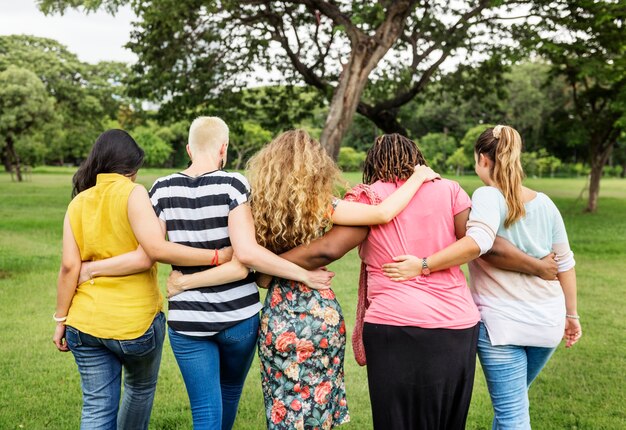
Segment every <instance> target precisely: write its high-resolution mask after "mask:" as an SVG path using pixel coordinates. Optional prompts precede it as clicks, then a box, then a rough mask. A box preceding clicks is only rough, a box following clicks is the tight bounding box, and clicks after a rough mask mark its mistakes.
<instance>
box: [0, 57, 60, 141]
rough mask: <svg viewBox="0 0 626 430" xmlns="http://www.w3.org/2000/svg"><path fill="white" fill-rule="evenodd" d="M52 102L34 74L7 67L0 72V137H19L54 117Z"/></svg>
mask: <svg viewBox="0 0 626 430" xmlns="http://www.w3.org/2000/svg"><path fill="white" fill-rule="evenodd" d="M53 106H54V105H53V99H52V98H51V97H49V96H48V94H47V92H46V88H45V87H44V85H43V82H41V80H40V79H39V78H38V77H37V75H35V74H34V73H33V72H31V71H29V70H26V69H21V68H18V67H15V66H9V67H8V68H7V69H5V70H4V71H2V72H0V135H2V136H7V135H9V136H11V137H13V138H16V137H18V136H19V135H20V134H22V133H25V132H27V131H29V130H30V129H31V128H34V127H37V126H40V125H42V124H44V123H45V122H46V121H49V120H50V119H51V118H52V117H53Z"/></svg>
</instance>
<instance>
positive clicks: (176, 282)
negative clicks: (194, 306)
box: [167, 270, 185, 299]
mask: <svg viewBox="0 0 626 430" xmlns="http://www.w3.org/2000/svg"><path fill="white" fill-rule="evenodd" d="M183 276H185V275H183V273H182V272H179V271H178V270H172V272H171V273H170V276H169V277H168V278H167V298H168V299H170V298H172V297H174V296H175V295H176V294H180V293H182V292H183V291H185V290H184V289H183V287H182V286H181V285H180V278H182V277H183Z"/></svg>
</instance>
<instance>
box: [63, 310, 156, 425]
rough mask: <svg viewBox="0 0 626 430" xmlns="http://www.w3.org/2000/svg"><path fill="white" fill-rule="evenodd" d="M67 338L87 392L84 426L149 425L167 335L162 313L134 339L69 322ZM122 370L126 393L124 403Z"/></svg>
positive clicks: (82, 418)
mask: <svg viewBox="0 0 626 430" xmlns="http://www.w3.org/2000/svg"><path fill="white" fill-rule="evenodd" d="M65 338H66V341H67V344H68V346H69V348H70V350H71V351H72V354H74V359H75V360H76V364H77V365H78V372H79V373H80V380H81V387H82V390H83V411H82V417H81V422H80V428H81V429H84V430H86V429H89V430H93V429H103V430H105V429H106V430H108V429H112V430H115V429H119V430H124V429H128V430H141V429H147V428H148V422H149V421H150V413H151V411H152V402H153V400H154V392H155V391H156V384H157V377H158V374H159V365H160V364H161V351H162V350H163V340H164V338H165V316H164V315H163V313H159V314H158V315H157V316H156V318H155V319H154V321H153V322H152V325H150V327H149V328H148V330H146V332H145V333H144V334H143V335H141V336H140V337H138V338H136V339H131V340H114V339H102V338H99V337H94V336H91V335H89V334H87V333H83V332H81V331H80V330H77V329H75V328H74V327H70V326H67V327H66V332H65ZM122 369H124V396H123V398H122V403H121V404H120V392H121V382H122Z"/></svg>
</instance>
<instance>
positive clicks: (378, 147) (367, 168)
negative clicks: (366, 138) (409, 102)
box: [363, 133, 428, 184]
mask: <svg viewBox="0 0 626 430" xmlns="http://www.w3.org/2000/svg"><path fill="white" fill-rule="evenodd" d="M417 164H422V165H428V164H427V163H426V159H425V158H424V155H423V154H422V151H420V149H419V148H418V147H417V145H416V144H415V142H413V141H412V140H411V139H409V138H408V137H405V136H402V135H401V134H398V133H392V134H383V135H382V136H380V137H378V138H377V139H376V142H374V144H373V145H372V147H371V148H370V149H369V151H367V157H366V158H365V163H364V165H363V183H365V184H373V183H374V182H376V181H383V182H397V181H403V180H406V179H409V177H410V176H411V175H412V174H413V172H414V171H415V166H416V165H417Z"/></svg>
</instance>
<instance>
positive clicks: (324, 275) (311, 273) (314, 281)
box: [303, 267, 335, 290]
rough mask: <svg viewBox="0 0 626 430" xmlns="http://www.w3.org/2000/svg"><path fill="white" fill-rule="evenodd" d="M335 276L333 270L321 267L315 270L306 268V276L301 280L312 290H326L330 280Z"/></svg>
mask: <svg viewBox="0 0 626 430" xmlns="http://www.w3.org/2000/svg"><path fill="white" fill-rule="evenodd" d="M333 276H335V273H334V272H331V271H329V270H327V269H326V268H325V267H321V268H319V269H315V270H307V278H306V279H305V280H304V281H303V282H304V284H306V286H307V287H309V288H311V289H313V290H327V289H329V288H330V281H331V280H332V279H333Z"/></svg>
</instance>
